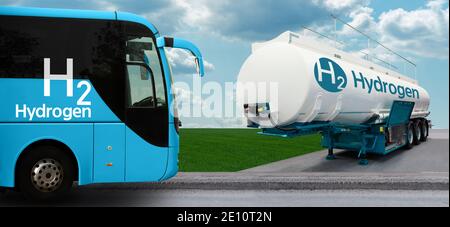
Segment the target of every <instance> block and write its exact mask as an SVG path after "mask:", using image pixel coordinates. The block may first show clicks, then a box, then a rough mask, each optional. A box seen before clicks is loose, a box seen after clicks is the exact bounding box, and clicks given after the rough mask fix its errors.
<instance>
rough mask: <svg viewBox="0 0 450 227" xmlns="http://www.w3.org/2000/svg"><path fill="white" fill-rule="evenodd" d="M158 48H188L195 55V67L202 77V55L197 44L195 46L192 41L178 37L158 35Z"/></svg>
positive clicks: (203, 70)
mask: <svg viewBox="0 0 450 227" xmlns="http://www.w3.org/2000/svg"><path fill="white" fill-rule="evenodd" d="M156 43H157V46H158V48H164V47H168V48H179V49H183V50H188V51H189V52H191V53H192V55H194V56H195V65H196V69H197V74H198V75H199V76H200V77H203V76H204V75H205V66H204V63H203V57H202V54H201V53H200V50H199V49H198V47H197V46H195V45H194V44H193V43H191V42H189V41H187V40H184V39H180V38H171V37H159V38H158V39H157V40H156Z"/></svg>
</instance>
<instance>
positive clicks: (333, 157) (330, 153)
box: [326, 148, 336, 161]
mask: <svg viewBox="0 0 450 227" xmlns="http://www.w3.org/2000/svg"><path fill="white" fill-rule="evenodd" d="M326 159H327V160H328V161H333V160H336V155H334V152H333V148H328V155H327V158H326Z"/></svg>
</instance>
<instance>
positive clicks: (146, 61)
mask: <svg viewBox="0 0 450 227" xmlns="http://www.w3.org/2000/svg"><path fill="white" fill-rule="evenodd" d="M125 88H126V89H125V90H126V91H125V93H126V96H125V100H126V103H125V105H126V107H125V112H126V113H125V115H126V125H127V129H126V181H127V182H142V181H157V180H159V179H160V178H161V177H162V176H163V175H164V173H165V170H166V165H167V153H168V141H169V133H168V127H169V110H168V105H167V102H166V100H167V96H166V89H165V81H164V76H163V71H162V67H161V61H160V57H159V53H158V48H157V47H156V45H155V42H154V39H153V38H152V37H142V36H140V35H136V36H132V35H128V37H127V42H126V80H125Z"/></svg>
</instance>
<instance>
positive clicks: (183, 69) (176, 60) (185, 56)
mask: <svg viewBox="0 0 450 227" xmlns="http://www.w3.org/2000/svg"><path fill="white" fill-rule="evenodd" d="M166 53H167V58H168V60H169V62H170V64H171V65H172V69H173V73H174V74H195V72H196V65H195V57H194V56H192V54H190V53H188V52H187V51H184V50H180V49H168V50H167V51H166ZM203 64H204V67H205V70H206V71H207V72H208V71H213V70H214V69H215V66H214V65H213V64H212V63H210V62H208V61H206V60H204V61H203Z"/></svg>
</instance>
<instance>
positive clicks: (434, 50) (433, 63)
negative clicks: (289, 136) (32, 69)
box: [0, 0, 449, 128]
mask: <svg viewBox="0 0 450 227" xmlns="http://www.w3.org/2000/svg"><path fill="white" fill-rule="evenodd" d="M0 4H1V5H19V6H36V7H56V8H75V9H94V10H119V11H127V12H131V13H136V14H140V15H142V16H144V17H146V18H148V20H149V21H150V22H152V23H153V24H155V26H156V27H157V28H158V29H159V30H160V32H161V33H162V34H164V35H172V36H179V37H183V38H187V39H189V40H192V41H193V42H195V43H196V44H198V46H199V47H200V48H201V50H202V52H203V54H204V56H205V58H206V60H207V61H208V70H207V76H206V77H205V79H204V81H205V82H207V81H219V82H220V83H224V82H227V81H230V82H233V81H236V78H237V75H238V73H239V69H240V67H241V65H242V63H243V62H244V61H245V59H246V58H247V57H248V56H249V54H250V46H251V43H253V42H257V41H264V40H269V39H272V38H274V37H276V36H278V35H279V34H281V33H282V32H284V31H286V30H291V31H298V32H300V31H301V30H302V29H301V28H302V26H307V27H311V28H314V29H316V30H319V31H321V32H322V33H325V34H327V35H329V36H333V31H334V24H333V21H332V19H331V18H330V17H329V15H330V14H331V13H333V14H335V15H338V16H339V17H341V18H343V19H344V20H345V21H347V22H348V23H350V24H352V25H353V26H355V27H358V28H359V29H361V30H364V31H365V32H366V33H368V34H370V35H371V36H373V37H375V38H376V39H377V40H380V41H381V42H382V43H383V44H385V45H386V46H389V47H390V48H392V49H393V50H395V51H398V52H399V53H401V54H402V55H404V56H407V57H408V59H411V60H413V61H414V62H415V63H417V65H418V78H419V82H420V84H421V85H422V86H423V87H424V88H425V89H426V90H428V91H429V93H430V95H431V99H432V100H431V101H432V106H431V111H432V116H431V119H432V120H433V122H434V124H435V125H436V127H437V128H448V127H449V121H448V119H449V116H448V113H449V44H448V43H449V40H448V37H449V19H448V1H447V0H434V1H425V0H396V1H380V0H378V1H377V0H372V1H371V0H214V1H211V0H110V1H107V0H97V1H88V0H70V1H64V0H35V1H33V0H0ZM331 25H333V26H331ZM338 28H339V30H340V31H339V35H338V38H339V40H341V41H348V40H350V39H351V40H353V41H355V40H356V41H361V43H364V40H362V39H361V37H357V36H355V35H352V34H348V33H346V32H345V30H343V29H342V27H338ZM377 54H379V57H386V56H385V55H383V54H382V53H378V52H377ZM171 56H172V57H171V58H172V61H173V62H174V64H175V66H174V73H175V80H176V81H184V82H187V83H191V81H192V74H190V72H191V71H192V68H191V64H187V63H186V61H183V59H182V58H184V57H185V55H183V54H180V53H175V52H174V53H172V55H171ZM386 58H388V59H389V57H386ZM393 61H396V59H394V60H393ZM183 120H184V125H185V126H186V127H236V126H238V125H241V122H240V119H231V118H230V119H223V118H221V119H199V118H185V119H183Z"/></svg>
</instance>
